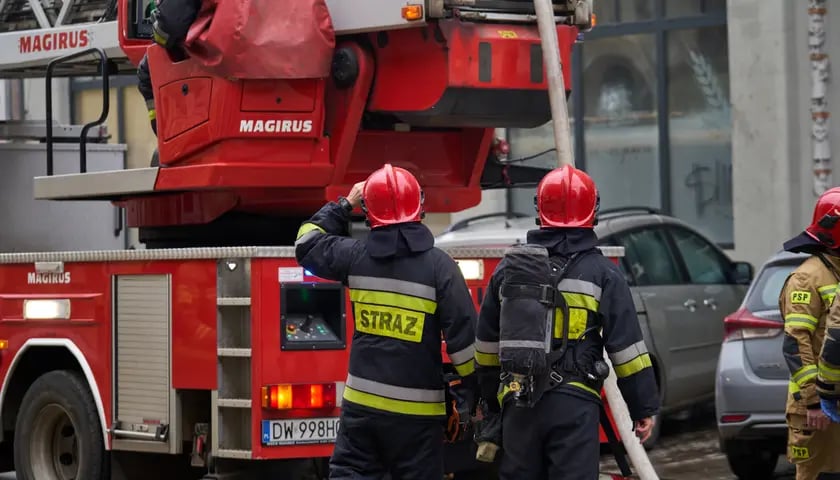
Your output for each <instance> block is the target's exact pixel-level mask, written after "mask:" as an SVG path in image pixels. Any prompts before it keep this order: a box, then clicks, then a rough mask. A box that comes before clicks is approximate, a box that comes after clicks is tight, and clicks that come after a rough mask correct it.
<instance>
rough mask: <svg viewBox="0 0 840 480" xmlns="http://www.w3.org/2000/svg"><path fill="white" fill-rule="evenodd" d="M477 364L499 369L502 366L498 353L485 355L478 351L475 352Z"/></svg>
mask: <svg viewBox="0 0 840 480" xmlns="http://www.w3.org/2000/svg"><path fill="white" fill-rule="evenodd" d="M475 363H477V364H478V365H480V366H482V367H498V366H499V365H501V364H502V363H501V362H500V361H499V354H498V353H484V352H479V351H478V350H476V351H475Z"/></svg>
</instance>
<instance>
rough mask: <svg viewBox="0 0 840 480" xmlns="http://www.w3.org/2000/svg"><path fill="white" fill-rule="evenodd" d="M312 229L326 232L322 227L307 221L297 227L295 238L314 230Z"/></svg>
mask: <svg viewBox="0 0 840 480" xmlns="http://www.w3.org/2000/svg"><path fill="white" fill-rule="evenodd" d="M314 230H317V231H319V232H321V233H327V232H325V231H324V229H323V228H321V227H319V226H318V225H315V224H314V223H308V222H307V223H304V224H303V225H301V226H300V229H298V233H297V238H300V237H302V236H304V235H306V234H307V233H309V232H311V231H314Z"/></svg>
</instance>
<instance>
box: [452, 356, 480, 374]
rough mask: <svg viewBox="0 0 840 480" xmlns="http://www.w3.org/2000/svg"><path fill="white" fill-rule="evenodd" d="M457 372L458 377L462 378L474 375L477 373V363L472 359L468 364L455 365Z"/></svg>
mask: <svg viewBox="0 0 840 480" xmlns="http://www.w3.org/2000/svg"><path fill="white" fill-rule="evenodd" d="M455 371H456V372H458V375H460V376H462V377H466V376H467V375H472V374H473V373H474V372H475V363H474V362H473V361H472V359H470V361H468V362H466V363H462V364H460V365H455Z"/></svg>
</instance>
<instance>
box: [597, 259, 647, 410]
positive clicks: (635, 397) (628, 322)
mask: <svg viewBox="0 0 840 480" xmlns="http://www.w3.org/2000/svg"><path fill="white" fill-rule="evenodd" d="M604 263H605V264H606V265H607V266H608V268H605V273H604V275H605V278H604V282H603V283H602V292H601V301H600V304H599V307H598V311H599V313H600V315H601V318H602V319H603V322H604V347H605V349H606V351H607V354H608V355H609V357H610V361H611V362H612V364H613V369H614V370H615V375H616V377H617V378H618V388H619V389H620V390H621V395H622V396H623V397H624V401H625V402H627V408H628V410H629V411H630V417H631V418H632V419H633V420H634V421H636V422H639V421H642V420H644V419H648V418H650V417H653V416H654V415H656V414H657V413H659V407H660V405H659V391H658V388H657V386H656V377H655V374H654V371H653V366H652V364H651V359H650V354H649V353H648V349H647V347H646V346H645V340H644V337H643V336H642V330H641V328H640V327H639V320H638V318H637V316H636V306H635V304H634V303H633V296H632V294H631V293H630V287H629V286H628V285H627V281H626V280H625V279H624V276H623V274H622V273H621V271H620V270H619V268H618V267H617V266H616V265H615V264H613V263H612V262H610V261H608V260H605V261H604Z"/></svg>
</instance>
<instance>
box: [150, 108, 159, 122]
mask: <svg viewBox="0 0 840 480" xmlns="http://www.w3.org/2000/svg"><path fill="white" fill-rule="evenodd" d="M155 118H157V114H156V113H155V109H154V108H153V109H151V110H149V120H154V119H155Z"/></svg>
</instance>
